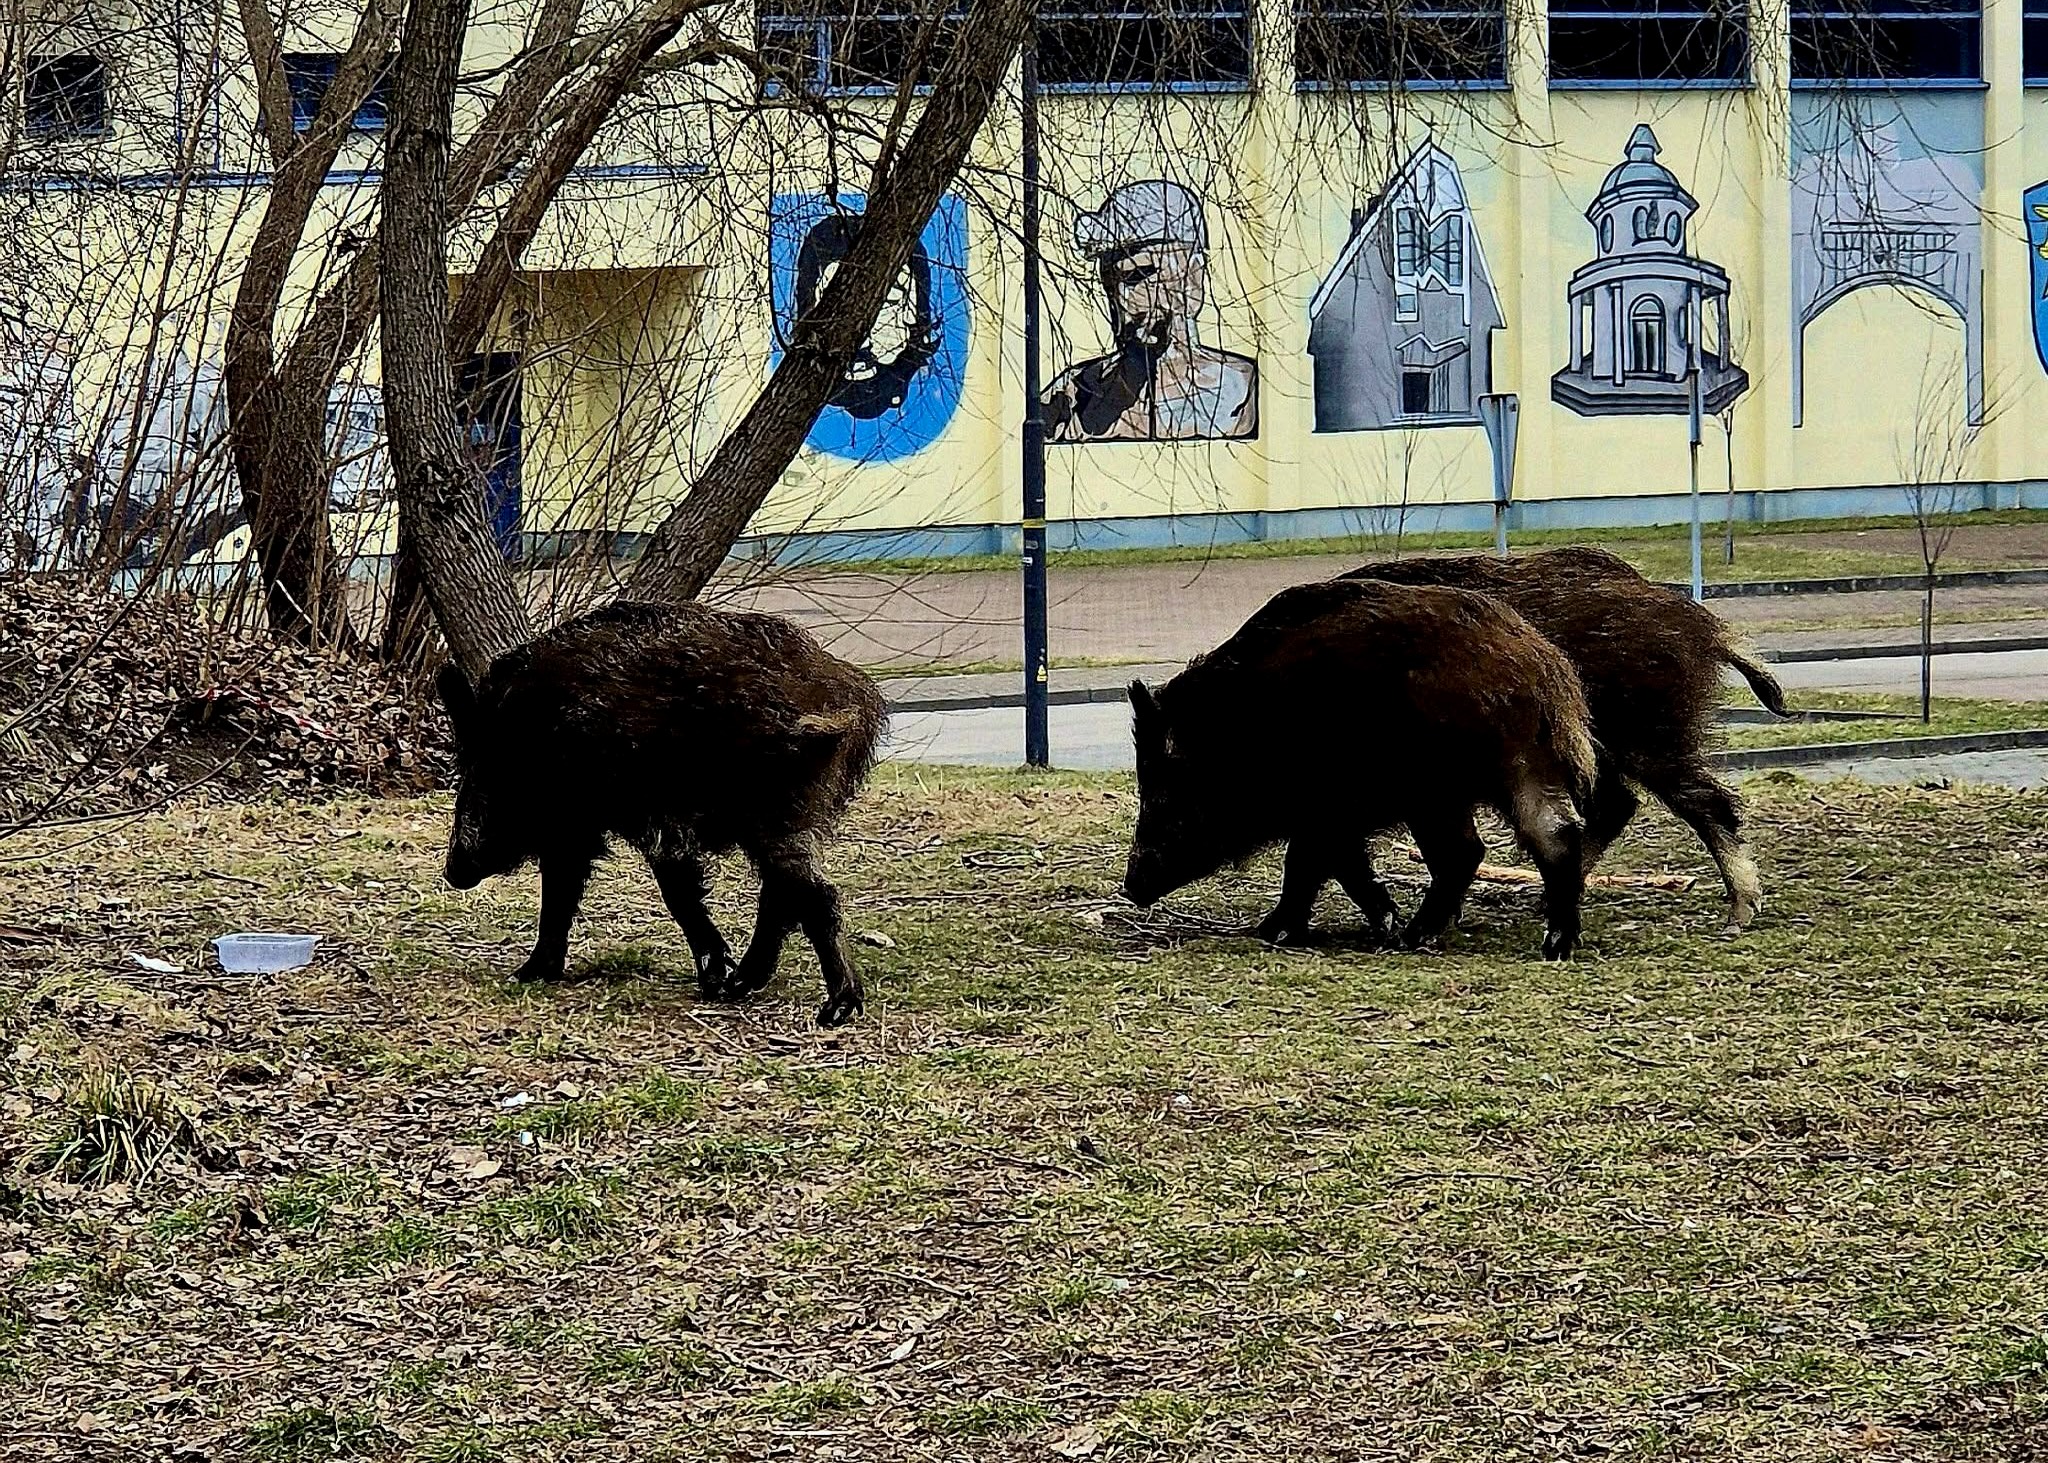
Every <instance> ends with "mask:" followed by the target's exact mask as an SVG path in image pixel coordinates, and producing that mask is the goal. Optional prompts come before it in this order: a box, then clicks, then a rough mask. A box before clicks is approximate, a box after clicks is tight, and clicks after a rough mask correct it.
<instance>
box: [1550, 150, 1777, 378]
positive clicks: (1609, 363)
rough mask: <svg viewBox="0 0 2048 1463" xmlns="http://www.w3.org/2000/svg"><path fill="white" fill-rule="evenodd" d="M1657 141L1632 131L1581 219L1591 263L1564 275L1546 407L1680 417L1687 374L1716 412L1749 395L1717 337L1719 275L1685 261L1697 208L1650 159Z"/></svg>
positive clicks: (1722, 285)
mask: <svg viewBox="0 0 2048 1463" xmlns="http://www.w3.org/2000/svg"><path fill="white" fill-rule="evenodd" d="M1660 150H1661V149H1659V147H1658V145H1657V134H1656V133H1654V132H1652V131H1651V130H1650V129H1649V128H1648V127H1647V126H1638V127H1637V128H1636V130H1635V132H1634V133H1633V134H1632V135H1631V136H1630V137H1629V140H1628V149H1627V156H1626V157H1625V158H1624V159H1623V161H1622V162H1621V163H1620V164H1619V165H1618V166H1617V167H1615V168H1614V170H1613V171H1612V172H1610V173H1608V175H1607V180H1606V181H1605V182H1604V183H1602V184H1601V185H1600V192H1599V194H1598V195H1597V196H1596V197H1595V198H1594V199H1593V202H1592V206H1591V207H1589V208H1588V209H1587V210H1586V220H1587V222H1589V223H1590V224H1592V226H1593V237H1594V241H1595V242H1596V244H1597V245H1598V246H1599V251H1600V252H1599V257H1598V258H1596V259H1594V260H1593V262H1592V263H1590V264H1587V265H1584V266H1582V267H1581V268H1579V269H1578V271H1577V272H1575V273H1574V274H1573V275H1572V278H1571V284H1570V286H1569V289H1568V296H1569V300H1570V308H1571V333H1572V347H1571V360H1570V361H1569V362H1568V363H1567V364H1566V365H1565V367H1564V369H1563V370H1561V371H1559V372H1557V374H1555V375H1554V376H1552V377H1551V378H1550V394H1551V397H1552V399H1554V400H1556V401H1557V402H1559V403H1560V404H1562V405H1564V406H1568V407H1570V408H1571V409H1572V410H1573V411H1575V412H1578V413H1579V414H1580V415H1582V416H1620V415H1632V414H1641V413H1659V412H1676V413H1683V412H1684V411H1685V410H1686V405H1687V402H1686V397H1687V391H1686V376H1687V374H1688V373H1689V372H1690V371H1691V370H1692V369H1693V368H1694V367H1695V366H1697V367H1698V369H1699V373H1700V396H1701V400H1702V401H1703V403H1704V404H1705V408H1706V410H1707V411H1709V412H1717V411H1720V410H1721V409H1722V408H1723V407H1725V406H1727V405H1728V403H1730V402H1732V401H1734V400H1735V398H1736V397H1738V396H1740V395H1742V393H1743V392H1744V391H1747V390H1748V389H1749V373H1748V372H1747V371H1744V370H1743V369H1742V368H1741V367H1740V366H1738V365H1736V364H1735V362H1734V360H1733V359H1732V356H1731V348H1730V345H1729V339H1728V273H1727V271H1726V270H1724V269H1722V268H1721V267H1720V266H1719V265H1718V264H1712V263H1709V262H1708V261H1707V260H1704V259H1698V258H1695V257H1693V256H1692V255H1690V254H1688V253H1686V235H1687V232H1688V231H1689V230H1690V228H1691V226H1692V218H1693V215H1694V214H1695V213H1697V212H1699V207H1700V205H1699V200H1698V199H1696V198H1694V197H1693V196H1692V195H1691V194H1690V193H1688V192H1686V191H1685V187H1684V185H1683V184H1681V183H1680V182H1679V181H1678V179H1677V177H1676V176H1675V175H1674V174H1673V173H1672V171H1671V170H1670V169H1669V168H1667V167H1665V166H1664V165H1663V164H1662V163H1660V162H1658V161H1657V154H1658V152H1659V151H1660Z"/></svg>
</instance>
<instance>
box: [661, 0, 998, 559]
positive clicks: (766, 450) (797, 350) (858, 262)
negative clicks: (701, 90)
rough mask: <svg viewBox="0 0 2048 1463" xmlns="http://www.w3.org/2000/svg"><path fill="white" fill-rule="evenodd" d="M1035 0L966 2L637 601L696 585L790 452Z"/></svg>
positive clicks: (962, 147) (666, 534) (927, 209)
mask: <svg viewBox="0 0 2048 1463" xmlns="http://www.w3.org/2000/svg"><path fill="white" fill-rule="evenodd" d="M1033 9H1034V7H1033V4H1032V0H972V4H971V5H970V6H969V8H968V11H967V17H966V19H965V21H964V22H962V24H961V27H960V30H959V33H958V36H959V38H958V40H957V41H956V42H955V43H954V46H953V51H952V54H951V55H950V56H949V57H948V58H947V60H946V63H945V65H944V66H943V67H941V68H940V70H939V73H938V76H937V77H936V79H935V80H934V83H933V86H932V90H931V94H930V96H929V97H928V98H926V100H925V106H924V113H923V115H922V116H920V117H919V118H918V120H917V125H916V127H915V128H913V129H912V131H911V134H910V138H909V140H908V141H907V142H906V143H905V144H904V147H903V151H902V152H901V154H899V155H898V156H897V157H896V158H895V159H894V161H893V163H892V164H890V165H889V166H887V168H886V170H885V171H884V172H883V174H882V177H881V180H880V181H879V182H878V184H877V185H876V187H875V189H874V192H873V194H872V195H871V196H870V197H869V199H868V208H867V212H866V215H865V216H864V217H863V218H862V220H861V223H860V228H859V231H858V233H857V234H856V235H855V238H854V241H853V247H852V248H851V249H850V250H849V251H848V253H847V256H846V258H845V259H844V260H843V261H842V262H841V263H840V266H839V268H838V270H837V271H836V272H835V273H834V274H833V276H832V281H831V283H830V284H829V285H827V286H826V288H825V293H824V296H823V298H821V299H820V300H819V301H818V303H817V304H816V305H815V306H814V307H813V308H812V309H811V310H809V311H807V312H806V313H805V314H804V315H803V316H801V317H800V318H799V319H798V320H797V321H796V323H795V326H794V328H793V329H792V331H791V338H790V342H789V347H788V349H787V351H786V352H785V353H784V355H783V357H782V360H781V362H780V363H779V364H777V366H776V368H775V373H774V374H773V375H772V376H770V377H769V378H768V384H767V386H766V387H764V388H763V389H762V392H761V394H760V396H758V397H756V398H755V400H754V404H753V405H752V406H751V407H749V408H748V410H747V412H746V415H744V416H743V417H741V418H740V420H739V422H738V424H737V425H736V426H735V427H734V428H733V430H732V431H731V433H730V434H728V435H727V437H726V438H725V440H724V441H723V442H721V443H720V444H719V446H718V449H717V451H715V452H713V453H712V455H711V460H710V461H709V462H708V463H706V464H705V467H704V470H703V472H701V473H700V474H699V475H698V477H697V480H696V482H695V483H693V484H692V485H691V487H690V490H689V492H688V493H687V494H686V495H685V496H684V498H683V501H682V502H680V503H678V504H677V505H676V506H675V508H674V509H672V510H671V511H670V513H669V514H668V516H667V517H666V518H665V519H663V520H662V522H661V525H660V526H659V527H658V528H656V529H655V531H654V534H653V536H652V538H651V539H650V541H649V543H648V546H647V551H646V553H645V554H644V555H643V557H642V558H641V560H640V562H639V563H638V564H637V565H636V566H635V567H634V569H633V573H632V575H631V577H630V578H629V579H628V580H627V585H626V591H627V593H628V594H630V595H632V596H633V597H635V598H638V599H690V598H693V597H695V596H696V594H697V593H698V592H699V591H700V590H702V589H703V587H704V586H705V584H706V583H708V582H709V581H710V579H711V576H712V575H713V574H714V573H716V572H717V570H718V567H719V565H721V564H722V563H724V562H725V557H726V555H727V554H728V553H730V552H731V550H732V546H733V544H734V543H735V542H737V541H738V539H739V536H740V535H741V534H742V533H744V532H745V531H746V527H747V524H748V523H749V522H750V521H751V520H752V519H753V516H754V514H755V513H757V512H758V511H759V510H760V507H761V505H762V504H763V503H764V502H766V501H767V499H768V495H769V493H770V492H771V491H773V490H774V487H775V484H776V483H777V481H779V480H780V479H781V477H782V474H783V473H784V471H786V470H787V469H788V467H789V464H790V463H791V462H792V461H793V460H794V459H795V457H796V454H797V451H798V449H800V448H801V447H802V446H803V441H804V438H805V437H806V436H807V435H809V433H810V430H811V424H812V423H813V422H814V421H816V420H817V416H818V413H819V412H820V411H821V410H823V408H824V406H825V404H826V402H828V401H829V400H831V397H832V393H833V391H834V390H836V389H837V387H838V385H839V382H840V380H841V378H842V376H843V374H844V372H845V370H846V366H847V363H848V362H849V361H850V360H852V358H853V353H854V352H855V351H856V350H858V349H859V348H860V344H861V342H862V341H864V340H865V339H867V336H868V332H869V331H871V330H872V329H873V328H874V324H875V316H876V315H877V314H878V313H879V312H880V310H881V307H882V301H883V300H884V299H885V298H886V297H887V295H888V291H889V287H890V285H891V284H892V283H894V281H895V279H896V276H897V274H898V272H899V271H901V270H902V268H903V264H904V261H905V260H906V259H908V258H909V257H910V251H911V248H912V247H913V246H914V245H915V244H916V242H917V237H918V235H919V234H920V233H921V232H922V231H923V230H924V226H925V223H926V221H927V220H928V219H930V217H931V215H932V211H933V210H934V209H935V208H937V207H938V205H939V200H940V198H941V197H942V196H943V195H944V194H945V191H946V189H947V188H948V187H949V186H951V184H952V182H953V180H954V178H955V177H957V176H958V174H959V171H960V167H961V164H962V163H963V162H965V161H966V158H967V150H968V148H969V147H970V146H971V145H972V144H973V141H974V136H975V134H976V133H977V132H978V131H980V129H981V125H982V122H983V121H984V120H985V119H986V118H987V116H988V113H989V109H990V108H991V107H992V106H993V105H994V103H995V99H996V94H997V92H998V90H999V89H1000V87H1001V86H1002V82H1003V77H1004V75H1005V73H1006V72H1007V71H1008V70H1009V66H1010V60H1011V58H1012V57H1013V56H1015V55H1016V54H1017V47H1018V46H1019V44H1020V43H1021V42H1022V40H1023V38H1024V33H1025V30H1026V28H1027V27H1028V26H1029V24H1030V21H1031V17H1032V14H1033Z"/></svg>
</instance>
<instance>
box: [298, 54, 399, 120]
mask: <svg viewBox="0 0 2048 1463" xmlns="http://www.w3.org/2000/svg"><path fill="white" fill-rule="evenodd" d="M340 68H341V57H340V56H338V55H336V54H334V53H333V52H331V51H287V52H286V53H285V58H284V84H285V85H286V86H287V87H288V88H290V90H291V94H292V130H293V131H295V132H304V131H305V130H306V129H307V128H308V127H311V126H312V125H313V119H314V118H315V117H317V116H319V115H320V103H321V102H323V101H325V100H326V98H327V88H328V87H330V86H332V85H334V74H335V72H336V71H338V70H339V69H340ZM390 109H391V67H390V64H389V63H386V64H385V65H384V67H383V68H382V69H381V70H379V71H378V73H377V77H376V79H375V80H374V81H372V82H371V83H370V91H369V95H367V96H365V97H364V98H363V104H362V105H361V106H360V107H358V108H356V115H355V120H354V121H353V122H352V123H350V124H349V125H350V126H351V127H352V128H353V129H354V130H355V131H357V132H382V131H383V130H384V124H385V123H386V122H387V121H388V120H389V119H390Z"/></svg>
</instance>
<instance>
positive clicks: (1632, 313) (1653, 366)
mask: <svg viewBox="0 0 2048 1463" xmlns="http://www.w3.org/2000/svg"><path fill="white" fill-rule="evenodd" d="M1628 369H1629V374H1630V375H1632V376H1657V375H1661V374H1663V371H1664V307H1663V306H1662V305H1660V304H1658V303H1657V301H1656V300H1655V299H1653V298H1651V297H1650V296H1649V295H1645V296H1643V297H1642V298H1641V299H1640V300H1637V301H1636V302H1635V304H1634V305H1632V306H1630V307H1629V312H1628Z"/></svg>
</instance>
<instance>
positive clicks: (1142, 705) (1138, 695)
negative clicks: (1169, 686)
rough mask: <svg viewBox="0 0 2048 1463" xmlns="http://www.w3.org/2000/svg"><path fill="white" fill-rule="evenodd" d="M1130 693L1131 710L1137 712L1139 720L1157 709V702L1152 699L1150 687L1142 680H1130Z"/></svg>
mask: <svg viewBox="0 0 2048 1463" xmlns="http://www.w3.org/2000/svg"><path fill="white" fill-rule="evenodd" d="M1130 694H1131V710H1132V711H1133V712H1135V713H1136V714H1137V717H1138V719H1139V720H1140V721H1143V720H1144V719H1145V718H1146V717H1148V716H1150V715H1152V713H1153V712H1155V711H1157V710H1158V709H1159V703H1158V702H1157V701H1154V700H1153V699H1152V688H1151V687H1150V686H1148V685H1146V684H1145V683H1144V682H1143V681H1133V682H1131V685H1130Z"/></svg>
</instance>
